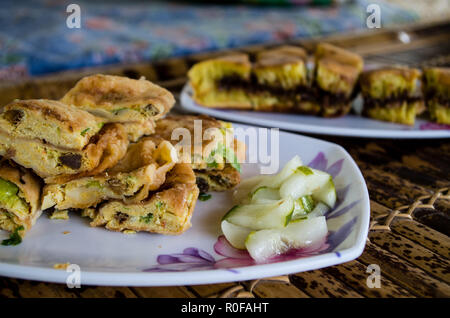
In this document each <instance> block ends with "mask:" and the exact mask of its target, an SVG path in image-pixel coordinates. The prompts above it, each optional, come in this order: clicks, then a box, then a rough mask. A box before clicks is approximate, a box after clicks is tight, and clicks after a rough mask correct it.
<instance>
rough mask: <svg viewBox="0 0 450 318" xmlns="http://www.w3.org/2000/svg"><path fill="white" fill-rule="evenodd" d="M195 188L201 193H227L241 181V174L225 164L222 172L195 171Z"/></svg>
mask: <svg viewBox="0 0 450 318" xmlns="http://www.w3.org/2000/svg"><path fill="white" fill-rule="evenodd" d="M195 176H196V182H197V186H198V188H199V190H200V192H201V193H207V192H210V191H216V192H221V191H227V190H229V189H232V188H234V187H235V186H237V185H238V184H239V182H240V181H241V174H240V173H239V171H237V170H236V169H235V168H233V167H232V166H231V165H229V164H227V165H226V166H225V168H224V169H223V170H195Z"/></svg>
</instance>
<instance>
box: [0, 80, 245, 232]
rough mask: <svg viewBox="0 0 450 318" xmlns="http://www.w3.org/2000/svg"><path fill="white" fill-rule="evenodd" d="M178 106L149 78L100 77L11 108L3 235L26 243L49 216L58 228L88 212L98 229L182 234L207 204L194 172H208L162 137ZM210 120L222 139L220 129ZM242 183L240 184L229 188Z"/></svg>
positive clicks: (4, 113) (0, 210)
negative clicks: (201, 202) (198, 207)
mask: <svg viewBox="0 0 450 318" xmlns="http://www.w3.org/2000/svg"><path fill="white" fill-rule="evenodd" d="M174 103H175V99H174V98H173V96H172V94H171V93H170V92H169V91H167V90H166V89H164V88H162V87H159V86H157V85H155V84H153V83H151V82H150V81H147V80H145V79H143V78H141V79H139V80H134V79H130V78H126V77H119V76H111V75H93V76H88V77H85V78H83V79H81V80H80V81H79V82H78V83H77V84H76V85H75V86H74V87H73V88H72V89H71V90H70V91H69V92H67V93H66V95H65V96H64V97H63V98H62V99H61V100H59V101H53V100H43V99H36V100H15V101H13V102H11V103H10V104H8V105H6V106H4V107H3V108H2V110H1V112H0V155H1V156H2V157H3V158H2V161H1V165H0V229H3V230H7V231H11V232H13V235H15V236H16V237H17V236H18V237H19V238H21V237H23V236H24V235H25V234H26V232H27V231H29V230H30V228H31V227H32V226H33V224H34V223H35V222H36V220H37V218H38V217H39V216H40V214H41V211H42V210H44V211H48V212H49V214H50V217H51V218H55V219H67V218H68V212H70V211H73V212H79V213H81V214H82V215H83V216H88V217H90V218H92V222H91V226H105V227H106V228H107V229H110V230H114V231H149V232H156V233H163V234H180V233H183V232H184V231H185V230H186V229H188V228H189V227H190V226H191V223H190V219H191V216H192V213H193V210H194V207H195V204H196V201H197V198H198V196H199V189H198V187H197V185H196V176H195V173H194V170H193V168H199V167H200V166H195V165H194V164H193V163H192V162H191V161H190V160H182V159H183V153H182V151H180V149H178V148H177V147H176V145H175V146H174V145H173V144H175V142H173V141H172V140H171V135H170V133H169V132H168V131H166V129H164V131H161V132H159V131H158V130H157V123H158V122H164V121H167V120H170V119H162V118H163V117H164V116H165V115H166V114H167V113H168V112H169V111H170V109H171V108H172V107H173V105H174ZM191 119H192V120H193V119H194V117H193V118H191ZM204 120H209V121H210V122H211V123H214V125H215V127H217V129H218V131H222V130H221V129H219V128H222V125H221V124H220V123H219V122H218V121H215V120H214V119H209V118H204ZM183 124H184V121H180V120H178V121H177V125H174V127H173V128H176V127H183ZM175 126H176V127H175ZM231 141H232V142H233V145H235V144H236V145H237V143H236V142H235V141H234V139H233V138H231ZM216 146H217V145H216ZM233 149H234V148H233ZM223 154H225V152H223ZM233 154H234V153H233ZM224 167H225V165H224V166H223V167H222V169H223V168H224ZM222 169H221V170H222ZM210 171H211V173H214V172H215V171H214V169H213V168H211V169H210ZM202 173H203V171H202ZM233 173H234V171H233ZM233 173H228V174H226V175H231V176H233V175H234V174H233ZM238 182H239V174H238V175H237V177H234V184H231V185H229V187H231V186H234V185H235V184H236V183H238ZM212 190H214V189H212ZM216 190H221V189H216Z"/></svg>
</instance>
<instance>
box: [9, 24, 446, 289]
mask: <svg viewBox="0 0 450 318" xmlns="http://www.w3.org/2000/svg"><path fill="white" fill-rule="evenodd" d="M400 32H403V33H406V34H407V35H408V38H409V39H410V41H409V42H408V43H404V41H403V42H402V41H401V40H400V39H401V37H399V34H400ZM449 35H450V23H444V24H442V23H439V24H436V23H435V24H428V25H422V26H415V27H410V28H407V29H399V30H393V31H392V30H391V31H379V32H371V33H369V34H362V35H350V36H349V35H347V36H339V37H330V38H328V39H327V40H328V41H330V42H333V43H336V44H338V45H341V46H343V47H348V48H350V49H352V50H354V51H357V52H359V53H361V54H362V55H364V57H365V58H366V61H368V62H373V63H402V64H409V65H414V66H423V65H446V66H450V43H449V42H448V38H449ZM291 43H295V44H301V45H303V46H304V47H306V48H310V47H312V46H313V44H314V42H313V41H307V42H303V41H292V42H291ZM262 48H263V46H254V47H247V48H242V49H241V50H243V51H246V52H249V53H255V52H257V51H258V50H260V49H262ZM215 54H219V53H217V52H216V53H209V54H202V55H195V56H190V57H186V58H177V59H170V60H164V61H159V62H155V63H152V64H149V63H141V64H134V65H125V66H123V65H122V66H114V67H108V68H101V69H89V70H84V71H81V72H80V71H77V72H67V73H64V74H57V75H52V76H47V77H44V78H38V79H32V80H29V81H26V82H21V83H0V103H1V104H4V103H6V102H8V101H10V100H11V99H13V98H33V97H34V98H36V97H39V98H59V97H60V96H61V95H62V94H63V93H64V92H65V91H66V90H67V89H68V88H70V87H71V86H72V85H73V84H74V83H75V81H76V80H78V79H79V78H80V77H82V76H84V75H86V74H90V73H95V72H104V73H111V74H122V75H127V76H130V77H135V78H137V77H140V76H142V75H144V76H146V77H147V78H148V79H150V80H152V81H156V82H158V83H160V84H161V85H164V86H165V87H167V88H169V89H171V90H172V91H173V92H174V94H175V95H177V94H178V93H179V90H180V88H181V87H182V85H183V84H184V83H185V81H186V71H187V70H188V69H189V67H190V66H191V65H192V64H193V63H195V62H196V61H199V60H201V59H203V58H208V57H210V56H213V55H215ZM318 137H319V138H324V139H327V140H330V141H332V142H335V143H338V144H340V145H342V146H343V147H344V148H345V149H346V150H347V151H348V152H349V153H350V154H351V155H352V157H353V158H354V159H355V161H356V162H357V164H358V165H359V168H360V169H361V171H362V173H363V175H364V177H365V179H366V182H367V186H368V188H369V194H370V198H371V230H370V232H369V237H368V240H367V244H366V247H365V250H364V252H363V254H362V255H361V256H360V257H359V258H358V259H357V260H354V261H351V262H348V263H345V264H342V265H338V266H333V267H328V268H324V269H320V270H315V271H310V272H304V273H298V274H293V275H286V276H281V277H272V278H267V279H261V280H254V281H247V282H235V283H227V284H214V285H197V286H178V287H139V288H127V287H89V286H82V288H81V289H68V288H66V287H65V286H64V285H57V284H48V283H38V282H32V281H24V280H17V279H9V278H1V277H0V297H1V296H4V297H74V298H78V297H450V239H449V236H450V192H449V188H450V142H449V141H448V140H426V141H421V140H379V139H353V138H342V137H339V138H337V137H324V136H318ZM370 264H375V265H378V266H379V267H380V270H381V277H380V288H370V287H369V286H370V284H369V285H368V284H367V279H368V277H369V275H370V273H368V272H367V269H368V266H369V265H370Z"/></svg>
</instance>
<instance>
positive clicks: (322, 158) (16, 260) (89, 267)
mask: <svg viewBox="0 0 450 318" xmlns="http://www.w3.org/2000/svg"><path fill="white" fill-rule="evenodd" d="M234 126H235V127H242V128H244V129H247V128H248V126H244V125H234ZM269 140H270V139H269ZM279 147H280V167H282V166H283V165H284V164H285V163H286V162H287V161H288V160H289V159H291V158H292V157H293V156H294V155H300V156H301V158H302V159H303V161H304V162H305V163H311V165H312V166H314V167H316V168H318V169H322V170H327V171H329V172H330V173H331V174H334V175H335V182H336V189H337V191H338V197H339V201H338V204H337V206H336V207H335V209H334V210H333V211H332V212H331V213H330V214H329V215H328V219H327V223H328V227H329V230H330V234H329V236H328V237H327V242H326V243H325V244H324V245H323V246H321V247H320V248H319V249H316V250H314V251H311V250H310V251H307V250H303V251H297V252H296V253H293V254H292V253H291V255H289V256H285V257H282V258H279V259H278V260H277V262H275V263H270V264H253V263H252V261H251V260H250V258H249V256H248V254H245V253H242V252H239V251H237V250H234V249H232V248H230V247H229V246H227V244H226V242H225V241H224V240H223V237H221V230H220V219H221V218H222V216H223V215H224V213H225V212H226V211H227V210H228V209H229V208H231V205H232V203H231V193H229V192H227V193H212V198H211V199H210V200H209V201H206V202H201V201H198V203H197V206H196V208H195V211H194V215H193V218H192V224H193V226H192V228H190V229H189V230H188V231H187V232H185V233H184V234H182V235H180V236H164V235H158V234H149V233H137V234H133V235H125V234H121V233H116V232H110V231H108V230H106V229H104V228H91V227H89V225H88V220H87V219H83V218H81V217H79V216H78V215H76V214H72V215H71V216H70V220H69V221H63V220H50V219H49V218H48V217H47V216H46V215H43V216H42V217H41V218H40V219H39V220H38V222H37V224H36V225H35V227H33V228H32V230H31V231H30V232H29V233H28V235H27V237H26V238H25V239H24V241H23V242H22V243H21V244H20V245H17V246H0V276H9V277H17V278H23V279H32V280H40V281H48V282H58V283H65V282H66V280H67V279H68V278H70V277H73V276H70V275H72V273H70V272H66V271H65V270H56V269H53V265H54V264H56V263H66V262H69V263H71V264H77V265H78V266H79V267H80V269H81V277H80V278H81V284H88V285H114V286H119V285H125V286H164V285H192V284H206V283H219V282H228V281H241V280H249V279H256V278H262V277H267V276H276V275H283V274H289V273H296V272H301V271H307V270H313V269H317V268H322V267H325V266H331V265H335V264H339V263H344V262H348V261H350V260H353V259H355V258H357V257H358V256H359V255H360V254H361V253H362V251H363V248H364V245H365V242H366V237H367V232H368V227H369V219H370V217H369V214H370V213H369V196H368V192H367V187H366V184H365V182H364V179H363V177H362V175H361V172H360V171H359V169H358V167H357V165H356V164H355V162H354V161H353V159H352V158H351V157H350V155H349V154H348V153H347V152H346V151H345V150H344V149H343V148H342V147H340V146H338V145H336V144H333V143H329V142H325V141H321V140H318V139H314V138H309V137H303V136H300V135H295V134H290V133H284V132H280V145H279ZM259 168H260V165H259V164H257V163H254V164H250V163H247V164H243V166H242V169H243V171H242V173H243V178H246V177H249V176H252V175H255V174H258V173H259ZM65 231H69V232H70V233H69V234H63V232H65ZM7 236H8V235H7V233H6V232H2V231H0V239H4V238H6V237H7Z"/></svg>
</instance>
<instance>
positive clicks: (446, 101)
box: [425, 88, 450, 108]
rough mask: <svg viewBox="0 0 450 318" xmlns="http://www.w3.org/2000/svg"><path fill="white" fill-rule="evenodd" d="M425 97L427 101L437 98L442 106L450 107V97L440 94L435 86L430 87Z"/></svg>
mask: <svg viewBox="0 0 450 318" xmlns="http://www.w3.org/2000/svg"><path fill="white" fill-rule="evenodd" d="M425 99H426V100H427V101H431V100H435V101H436V102H438V103H439V104H440V105H441V106H443V107H445V108H449V107H450V98H448V97H445V96H442V95H441V94H439V93H438V92H437V91H436V90H435V89H434V88H428V89H427V91H426V92H425Z"/></svg>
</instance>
